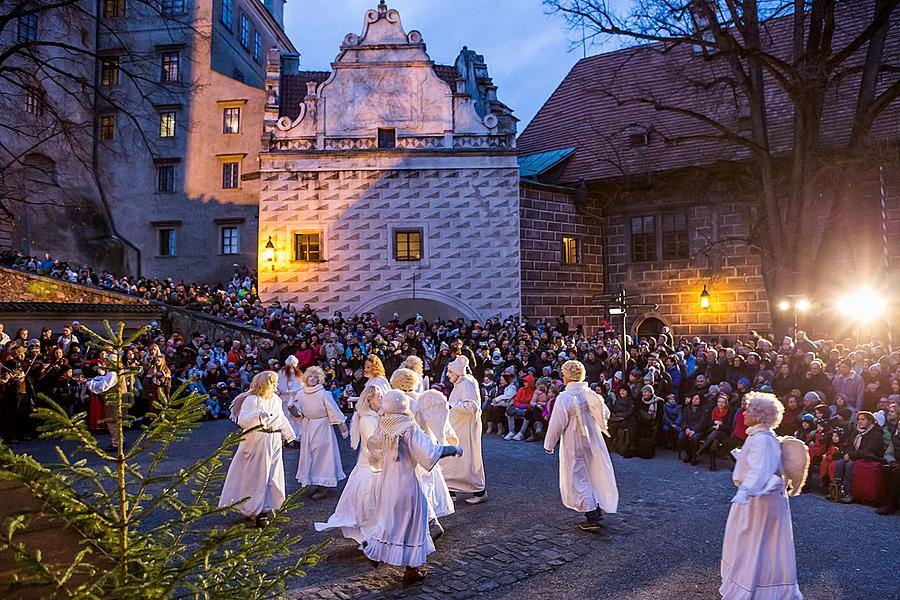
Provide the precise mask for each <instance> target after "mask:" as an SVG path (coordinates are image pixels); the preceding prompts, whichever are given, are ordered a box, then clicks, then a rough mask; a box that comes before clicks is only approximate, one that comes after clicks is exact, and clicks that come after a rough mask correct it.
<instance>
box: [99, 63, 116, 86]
mask: <svg viewBox="0 0 900 600" xmlns="http://www.w3.org/2000/svg"><path fill="white" fill-rule="evenodd" d="M100 83H101V84H102V85H119V57H118V56H111V57H109V58H104V59H103V62H102V63H101V66H100Z"/></svg>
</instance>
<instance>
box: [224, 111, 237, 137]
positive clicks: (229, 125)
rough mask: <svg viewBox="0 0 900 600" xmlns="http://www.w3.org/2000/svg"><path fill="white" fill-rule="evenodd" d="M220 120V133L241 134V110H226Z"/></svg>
mask: <svg viewBox="0 0 900 600" xmlns="http://www.w3.org/2000/svg"><path fill="white" fill-rule="evenodd" d="M222 114H223V120H222V133H240V132H241V109H240V108H226V109H225V110H224V112H223V113H222Z"/></svg>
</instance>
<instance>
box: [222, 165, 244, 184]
mask: <svg viewBox="0 0 900 600" xmlns="http://www.w3.org/2000/svg"><path fill="white" fill-rule="evenodd" d="M240 171H241V169H240V163H237V162H226V163H222V187H223V188H224V189H226V190H233V189H237V188H238V187H239V186H238V181H239V180H240Z"/></svg>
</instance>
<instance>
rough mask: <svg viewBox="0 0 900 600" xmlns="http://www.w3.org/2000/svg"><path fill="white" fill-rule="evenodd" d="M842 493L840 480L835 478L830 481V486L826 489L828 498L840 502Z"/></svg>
mask: <svg viewBox="0 0 900 600" xmlns="http://www.w3.org/2000/svg"><path fill="white" fill-rule="evenodd" d="M842 495H843V493H842V492H841V480H840V479H835V480H834V481H832V482H831V488H830V489H829V491H828V499H829V500H831V501H832V502H840V501H841V496H842Z"/></svg>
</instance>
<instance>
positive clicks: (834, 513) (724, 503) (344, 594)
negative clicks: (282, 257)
mask: <svg viewBox="0 0 900 600" xmlns="http://www.w3.org/2000/svg"><path fill="white" fill-rule="evenodd" d="M232 427H233V425H232V424H231V423H230V422H227V421H219V422H214V423H207V424H204V425H203V426H202V427H201V428H200V430H199V431H198V432H196V435H195V436H194V437H193V438H192V439H191V440H190V442H189V443H183V444H181V445H180V446H178V447H177V452H178V453H179V457H178V459H175V460H172V461H171V463H170V466H171V467H172V468H177V467H181V466H184V465H186V464H187V463H189V462H190V461H192V460H193V459H194V458H196V457H198V456H200V455H202V454H204V453H206V452H208V451H209V450H211V449H212V448H213V447H214V445H215V444H217V443H218V442H219V440H220V439H221V438H222V437H223V436H224V435H225V433H226V432H228V431H230V430H231V428H232ZM341 449H342V454H343V457H344V468H345V470H346V472H347V473H349V472H350V469H351V468H352V465H353V463H354V456H353V453H352V452H351V450H350V449H349V447H348V445H347V442H345V441H343V440H342V441H341ZM17 450H18V451H20V452H23V451H27V452H29V453H32V454H34V455H36V456H37V457H38V458H41V459H45V460H51V459H52V456H53V455H52V444H51V443H50V442H30V443H28V444H22V445H19V446H18V448H17ZM484 454H485V467H486V469H487V482H488V497H489V501H488V502H485V503H483V504H481V505H477V506H469V505H466V504H465V503H462V502H460V503H458V506H457V509H458V512H457V513H456V514H454V515H451V516H449V517H446V518H444V519H442V522H443V524H444V527H445V528H446V530H447V533H446V535H445V536H444V538H442V539H441V540H440V541H439V542H438V549H437V552H435V553H434V554H433V555H432V560H431V563H430V566H431V576H430V577H429V578H428V579H427V580H426V581H425V582H424V583H423V584H420V585H416V586H412V587H407V588H404V587H402V586H400V585H399V583H398V581H399V573H400V571H399V570H397V569H393V568H391V567H386V566H381V567H377V568H376V567H373V566H372V565H371V564H370V563H369V562H368V561H367V560H365V558H364V557H363V556H362V554H361V553H360V552H358V551H357V550H356V546H355V544H354V543H353V542H351V541H349V540H344V539H336V540H335V541H334V542H333V543H332V544H330V545H329V546H328V548H327V550H326V560H325V561H324V562H323V563H322V564H321V565H320V566H318V567H316V568H314V569H312V570H311V571H310V572H309V576H308V577H307V578H305V579H303V580H300V581H298V582H295V583H294V584H292V586H291V587H292V596H293V597H295V598H298V599H306V598H327V599H332V598H337V599H341V600H348V599H356V598H434V599H444V598H484V599H510V600H512V599H518V598H523V597H526V596H531V595H534V596H535V597H538V598H542V599H547V600H556V599H559V600H564V599H565V600H572V599H573V598H617V599H641V600H650V599H657V598H658V599H665V598H679V600H687V599H691V598H718V595H717V589H718V585H719V571H718V568H719V564H718V560H719V551H720V546H721V540H722V535H723V532H724V528H725V520H726V517H727V514H728V500H729V499H730V498H731V495H732V493H733V489H734V487H733V486H732V484H731V480H730V472H729V471H728V470H722V471H719V472H715V473H710V472H708V471H707V470H706V469H705V468H699V467H690V466H687V465H685V464H683V463H681V462H679V461H676V460H675V458H674V454H673V453H671V452H668V451H662V452H661V453H660V454H659V455H658V456H657V458H655V459H652V460H641V459H638V458H632V459H627V460H626V459H622V458H621V457H619V456H614V457H613V462H614V464H615V469H616V475H617V479H618V482H619V490H620V494H621V498H620V512H619V513H618V514H616V515H610V516H608V517H606V520H605V527H604V530H603V532H601V533H599V534H590V533H584V532H581V531H580V530H578V529H577V528H576V527H575V525H576V523H577V520H578V515H576V514H575V513H573V512H571V511H568V510H567V509H565V508H564V507H563V506H562V504H561V503H560V500H559V489H558V482H557V462H556V461H557V459H556V456H547V455H545V454H544V451H543V450H542V448H541V447H540V445H538V444H533V443H532V444H526V443H521V442H506V441H502V440H498V439H497V438H496V437H494V436H488V437H487V438H486V439H485V444H484ZM297 457H298V452H297V451H296V450H287V451H286V475H287V480H288V490H289V491H293V490H295V489H297V486H298V484H297V483H296V481H295V480H294V478H293V475H294V473H295V472H296V466H297ZM337 498H338V495H337V493H333V494H332V495H331V497H329V498H327V499H325V500H320V501H313V500H310V501H308V502H307V504H306V506H304V507H303V508H301V509H300V510H299V511H297V513H296V514H295V515H294V518H293V520H292V523H291V528H292V530H293V531H295V532H297V533H300V534H302V535H303V536H304V540H305V541H306V542H309V543H310V544H312V543H318V542H320V541H323V540H326V539H328V537H329V536H327V535H325V534H320V533H317V532H316V531H315V530H314V529H313V527H312V523H313V522H315V521H324V520H326V519H327V518H328V516H329V514H330V513H331V511H332V509H333V508H334V505H335V503H336V502H337ZM791 509H792V511H793V516H794V531H795V536H796V543H797V555H798V562H799V565H798V567H799V573H800V585H801V589H802V590H803V592H804V594H805V596H806V598H807V599H808V600H834V599H838V598H846V599H856V598H859V599H897V598H900V584H898V577H897V573H900V553H898V552H897V548H898V541H900V517H897V516H895V517H879V516H878V515H876V514H875V511H874V510H873V509H872V508H870V507H865V506H860V505H837V504H832V503H830V502H827V501H826V500H825V499H824V498H823V497H821V496H819V495H817V494H804V495H802V496H800V497H799V498H795V499H793V500H792V501H791Z"/></svg>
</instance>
